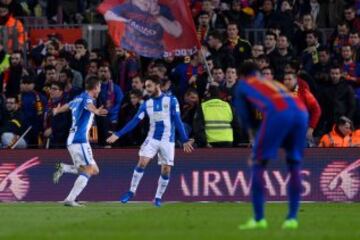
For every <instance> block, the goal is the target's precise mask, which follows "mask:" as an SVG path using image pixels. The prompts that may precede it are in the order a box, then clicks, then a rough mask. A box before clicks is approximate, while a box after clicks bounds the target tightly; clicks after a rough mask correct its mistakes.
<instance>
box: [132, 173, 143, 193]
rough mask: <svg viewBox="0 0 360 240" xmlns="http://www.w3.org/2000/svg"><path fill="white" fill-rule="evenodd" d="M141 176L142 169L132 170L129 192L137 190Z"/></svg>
mask: <svg viewBox="0 0 360 240" xmlns="http://www.w3.org/2000/svg"><path fill="white" fill-rule="evenodd" d="M143 175H144V169H143V168H139V167H136V168H135V170H134V173H133V177H132V179H131V185H130V191H131V192H133V193H135V192H136V189H137V188H138V186H139V183H140V181H141V178H142V177H143Z"/></svg>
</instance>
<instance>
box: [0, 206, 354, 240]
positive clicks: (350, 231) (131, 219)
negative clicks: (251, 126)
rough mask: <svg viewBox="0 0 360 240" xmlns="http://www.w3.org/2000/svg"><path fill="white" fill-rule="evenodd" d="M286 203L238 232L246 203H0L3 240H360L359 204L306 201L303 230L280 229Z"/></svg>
mask: <svg viewBox="0 0 360 240" xmlns="http://www.w3.org/2000/svg"><path fill="white" fill-rule="evenodd" d="M286 211H287V205H286V204H285V203H270V204H268V205H267V209H266V215H267V220H268V223H269V229H267V230H257V231H240V230H238V229H237V226H238V225H239V224H240V223H244V222H245V221H246V220H248V218H249V217H250V216H251V205H250V204H248V203H167V204H165V205H163V207H161V208H155V207H153V206H152V205H151V204H150V203H130V204H126V205H122V204H119V203H89V204H87V206H86V207H84V208H66V207H63V206H62V205H61V204H57V203H15V204H6V203H3V204H0V213H1V217H0V239H1V240H5V239H12V240H15V239H21V240H25V239H26V240H33V239H36V240H42V239H51V240H57V239H61V240H62V239H69V240H70V239H71V240H75V239H81V240H82V239H84V240H91V239H96V240H105V239H118V240H123V239H139V240H144V239H155V240H159V239H166V240H177V239H182V240H190V239H206V240H209V239H216V240H222V239H237V240H241V239H245V240H251V239H254V240H262V239H265V240H273V239H274V240H275V239H276V240H283V239H284V240H291V239H299V240H300V239H306V240H311V239H316V240H331V239H334V240H335V239H336V240H342V239H346V240H358V239H360V204H359V203H325V204H324V203H305V204H303V205H302V207H301V210H300V213H299V218H300V228H299V229H298V230H295V231H289V230H287V231H284V230H281V228H280V226H281V223H282V221H283V219H284V216H285V214H286Z"/></svg>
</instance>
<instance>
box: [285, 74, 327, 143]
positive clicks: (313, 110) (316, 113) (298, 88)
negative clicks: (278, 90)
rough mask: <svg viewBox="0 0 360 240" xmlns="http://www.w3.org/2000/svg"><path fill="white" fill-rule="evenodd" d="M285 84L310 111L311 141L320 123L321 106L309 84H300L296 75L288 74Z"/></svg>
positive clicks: (308, 136) (308, 133)
mask: <svg viewBox="0 0 360 240" xmlns="http://www.w3.org/2000/svg"><path fill="white" fill-rule="evenodd" d="M284 84H285V86H286V87H287V88H288V89H289V91H291V92H292V93H293V94H294V95H296V96H298V97H299V98H300V99H301V100H302V102H303V103H304V104H305V106H306V108H307V110H308V111H309V129H308V132H307V138H308V139H309V140H310V139H312V137H313V132H314V129H315V128H316V126H317V124H318V123H319V120H320V116H321V109H320V105H319V103H318V102H317V100H316V98H315V97H314V95H313V94H312V93H311V92H310V90H309V88H308V87H306V86H307V84H306V85H305V84H299V82H298V78H297V77H296V75H295V74H292V73H288V74H285V76H284Z"/></svg>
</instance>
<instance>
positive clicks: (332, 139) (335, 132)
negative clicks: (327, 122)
mask: <svg viewBox="0 0 360 240" xmlns="http://www.w3.org/2000/svg"><path fill="white" fill-rule="evenodd" d="M352 130H353V123H352V121H351V120H350V119H349V118H347V117H345V116H342V117H340V118H339V120H338V121H337V123H336V124H335V125H334V126H333V129H332V130H331V132H329V133H327V134H324V135H323V136H322V137H321V139H320V144H319V147H352V146H353V145H352V136H351V133H352Z"/></svg>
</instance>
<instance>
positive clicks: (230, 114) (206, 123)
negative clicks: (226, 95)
mask: <svg viewBox="0 0 360 240" xmlns="http://www.w3.org/2000/svg"><path fill="white" fill-rule="evenodd" d="M219 93H220V91H219V89H218V87H214V86H211V87H210V88H209V95H210V97H209V99H208V100H207V101H205V102H203V103H202V104H201V108H200V109H199V111H198V114H196V116H195V119H194V121H195V125H196V126H197V127H196V129H195V128H194V133H195V139H197V140H198V141H197V144H198V145H200V146H204V145H205V146H208V147H232V146H233V144H234V135H236V136H239V135H240V132H241V129H240V123H239V121H238V118H237V117H236V115H235V114H234V111H233V108H232V107H231V105H230V104H229V103H228V102H225V101H223V100H221V99H220V98H219Z"/></svg>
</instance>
